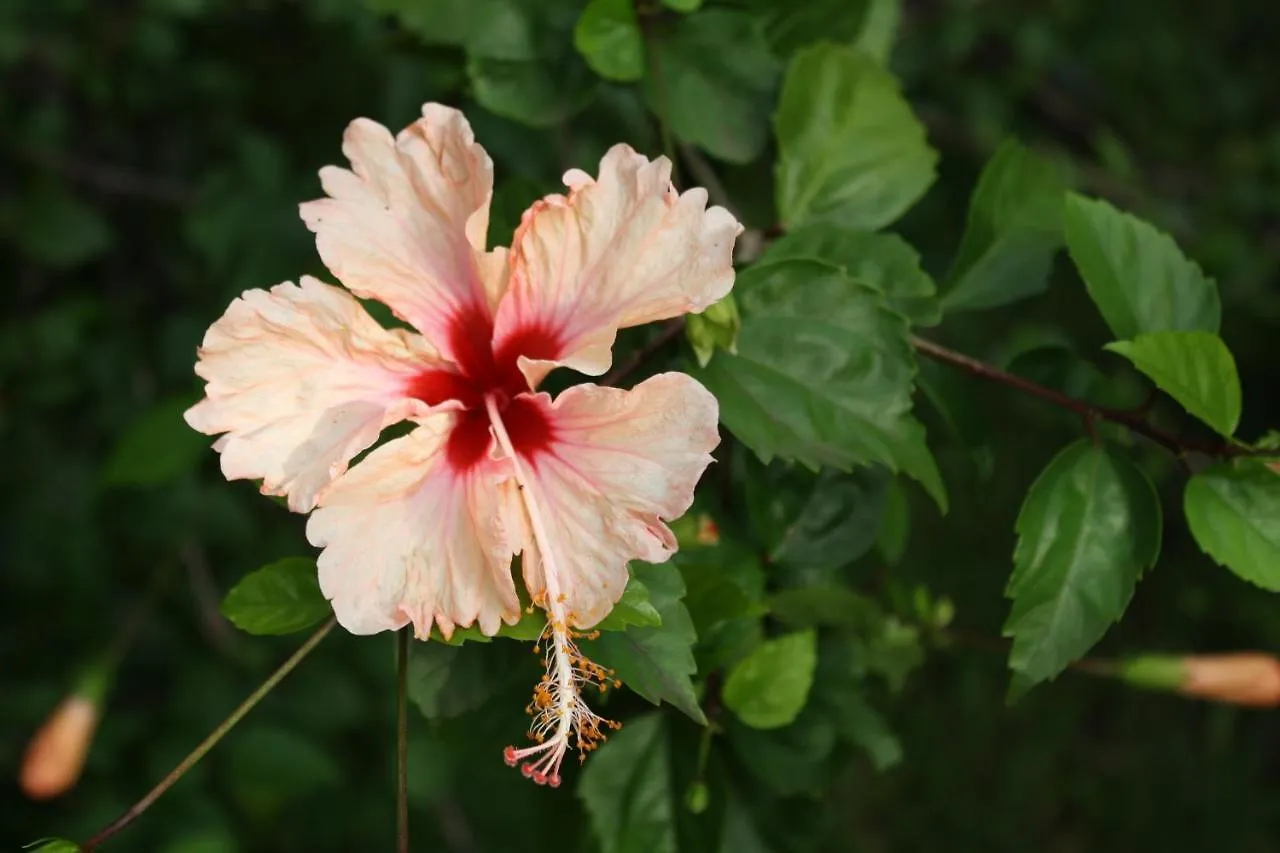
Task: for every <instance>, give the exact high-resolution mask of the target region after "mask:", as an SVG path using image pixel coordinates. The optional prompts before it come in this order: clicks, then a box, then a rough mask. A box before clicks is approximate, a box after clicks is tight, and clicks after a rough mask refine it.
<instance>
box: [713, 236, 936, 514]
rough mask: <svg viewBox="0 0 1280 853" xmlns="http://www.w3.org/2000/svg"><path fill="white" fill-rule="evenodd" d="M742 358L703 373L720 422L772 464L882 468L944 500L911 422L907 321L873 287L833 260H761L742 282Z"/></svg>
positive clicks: (724, 358) (720, 361) (722, 360)
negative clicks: (912, 480)
mask: <svg viewBox="0 0 1280 853" xmlns="http://www.w3.org/2000/svg"><path fill="white" fill-rule="evenodd" d="M735 293H736V294H737V297H738V304H739V307H740V308H741V310H742V315H743V321H742V331H741V332H740V333H739V335H738V354H737V355H729V354H727V353H723V354H721V356H720V357H719V358H716V359H714V360H713V361H712V362H711V363H710V364H709V365H707V367H706V368H705V369H703V370H701V371H698V376H699V378H700V379H701V380H702V381H703V383H704V384H705V385H706V386H707V387H708V388H710V389H711V391H712V393H714V394H715V395H716V397H717V399H718V400H719V401H720V417H721V420H722V421H723V422H724V424H725V426H726V427H728V428H729V429H730V430H731V431H732V432H733V434H734V435H736V436H737V437H738V438H739V439H740V440H741V441H742V442H743V443H744V444H745V445H746V446H748V447H750V448H751V449H752V450H753V451H755V453H756V454H757V455H758V456H760V458H761V459H763V460H765V461H766V462H767V461H769V460H770V459H772V458H774V457H780V458H783V459H788V460H794V461H798V462H800V463H802V464H804V465H806V466H809V467H811V468H814V469H816V468H818V467H820V466H823V465H827V466H831V467H835V468H840V469H844V470H848V469H850V468H852V467H854V466H857V465H869V464H872V463H879V464H881V465H884V466H885V467H887V468H889V469H890V470H892V471H905V472H906V473H907V474H909V475H910V476H912V477H913V478H915V479H916V480H918V481H920V482H921V483H922V484H923V485H924V487H925V489H926V490H927V491H928V492H929V494H930V495H932V496H933V498H934V500H935V501H936V502H937V503H938V505H939V507H940V508H943V509H944V511H945V507H946V493H945V491H944V489H943V485H942V478H941V475H939V473H938V469H937V465H936V464H935V463H934V461H933V457H932V455H930V453H929V450H928V447H927V445H926V444H925V437H924V427H923V426H921V425H920V423H919V422H918V421H916V420H915V418H913V417H912V416H911V405H912V399H911V394H912V381H913V379H914V377H915V372H916V368H915V357H914V352H913V351H912V349H911V344H910V342H909V341H908V338H907V323H906V321H905V320H904V319H903V318H902V317H901V315H899V314H896V313H894V312H893V311H891V310H890V309H888V308H887V307H885V305H884V302H883V299H882V298H881V296H880V294H879V292H878V291H876V290H874V289H872V288H870V287H868V286H866V285H863V284H859V283H858V282H855V281H853V280H851V279H850V278H849V277H848V276H846V275H845V274H844V273H843V272H842V271H841V270H839V269H838V268H836V267H833V266H830V265H828V264H823V263H819V262H817V261H807V260H788V261H779V262H777V263H772V264H759V265H756V266H753V267H751V268H750V269H748V270H746V271H745V272H743V273H741V274H740V275H739V276H738V281H737V287H736V288H735Z"/></svg>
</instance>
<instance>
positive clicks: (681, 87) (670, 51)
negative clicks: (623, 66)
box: [645, 9, 780, 163]
mask: <svg viewBox="0 0 1280 853" xmlns="http://www.w3.org/2000/svg"><path fill="white" fill-rule="evenodd" d="M652 51H653V64H652V72H651V73H650V74H649V75H648V76H647V77H645V97H646V98H647V99H648V101H649V106H650V107H651V108H652V109H653V111H654V112H655V113H657V114H658V115H660V116H662V115H665V116H666V117H667V121H668V122H669V123H670V125H671V130H672V131H674V133H675V134H676V136H678V137H680V138H681V139H683V140H685V141H687V142H692V143H693V144H695V145H697V146H698V147H700V148H703V149H705V150H706V151H707V152H708V153H709V154H711V155H713V156H715V157H719V158H720V159H722V160H727V161H729V162H731V163H749V162H751V161H752V160H754V159H755V158H756V157H757V156H759V155H760V152H761V151H763V150H764V147H765V145H766V144H767V143H768V141H769V111H770V109H772V107H773V97H774V93H775V92H776V91H777V86H778V74H779V71H780V67H779V65H778V62H777V60H776V59H774V57H773V56H772V54H770V53H769V48H768V46H767V45H766V44H765V42H764V37H763V36H762V35H761V34H760V29H759V27H758V26H757V25H756V22H755V20H754V19H753V18H752V17H751V16H749V15H747V14H745V13H743V12H738V11H734V10H730V9H703V10H701V11H699V12H695V13H694V14H692V15H689V16H688V17H685V18H681V19H679V20H677V21H676V22H675V25H674V27H673V28H672V29H671V30H670V31H664V32H661V33H660V34H659V35H657V36H656V37H655V41H654V44H653V46H652Z"/></svg>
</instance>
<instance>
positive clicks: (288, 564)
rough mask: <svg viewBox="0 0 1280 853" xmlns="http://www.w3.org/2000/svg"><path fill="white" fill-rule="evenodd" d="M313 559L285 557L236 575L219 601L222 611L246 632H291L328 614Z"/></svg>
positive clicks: (309, 625) (327, 605) (328, 609)
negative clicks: (222, 598)
mask: <svg viewBox="0 0 1280 853" xmlns="http://www.w3.org/2000/svg"><path fill="white" fill-rule="evenodd" d="M332 612H333V609H332V608H331V607H330V606H329V602H328V601H326V600H325V597H324V594H323V593H322V592H320V583H319V581H318V580H317V579H316V561H315V560H314V559H313V558H311V557H286V558H285V559H283V560H277V561H276V562H274V563H269V564H268V565H265V566H263V567H262V568H260V569H258V570H257V571H253V572H250V573H249V574H247V575H245V576H244V577H243V578H241V579H240V582H239V583H237V584H236V585H235V586H234V587H232V588H231V592H229V593H227V597H226V598H225V599H224V600H223V602H222V615H223V616H225V617H227V618H228V619H230V620H231V622H232V624H234V625H235V626H236V627H237V628H239V629H240V630H241V631H246V632H248V633H250V634H260V635H261V634H292V633H294V632H296V631H301V630H303V629H305V628H309V627H311V626H312V625H314V624H316V623H317V622H319V621H320V620H321V619H324V618H325V617H326V616H329V615H330V614H331V613H332Z"/></svg>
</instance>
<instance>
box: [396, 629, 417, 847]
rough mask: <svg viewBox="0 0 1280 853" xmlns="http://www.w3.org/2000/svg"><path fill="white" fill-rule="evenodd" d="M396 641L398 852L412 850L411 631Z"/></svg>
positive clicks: (402, 633) (402, 634)
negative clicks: (410, 814)
mask: <svg viewBox="0 0 1280 853" xmlns="http://www.w3.org/2000/svg"><path fill="white" fill-rule="evenodd" d="M412 630H413V629H412V628H410V627H404V628H401V629H400V633H399V635H398V636H397V644H396V649H397V651H396V853H409V713H408V701H407V700H408V694H409V632H410V631H412Z"/></svg>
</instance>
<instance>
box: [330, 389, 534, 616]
mask: <svg viewBox="0 0 1280 853" xmlns="http://www.w3.org/2000/svg"><path fill="white" fill-rule="evenodd" d="M456 418H457V415H455V414H454V413H452V412H444V413H438V414H433V415H431V416H429V417H427V418H425V419H423V421H422V425H421V426H419V427H418V428H417V429H415V430H414V431H413V432H412V433H410V434H409V435H407V436H404V437H402V438H397V439H395V440H393V441H390V442H388V443H387V444H385V445H383V446H381V447H379V448H377V449H375V450H374V451H373V452H371V453H370V454H369V455H368V456H367V457H366V458H365V459H363V460H361V462H360V464H359V465H356V466H355V467H353V468H352V469H351V470H350V471H348V472H347V473H346V474H345V475H343V476H342V477H341V478H340V479H338V481H337V482H335V483H334V484H333V485H332V486H331V487H330V488H329V489H328V490H326V491H325V493H324V495H323V497H322V498H321V502H320V506H319V507H318V508H317V509H316V510H315V512H313V513H312V514H311V518H310V519H309V520H308V522H307V538H308V539H309V540H310V541H311V543H312V544H313V545H316V546H318V547H321V548H323V549H324V551H323V552H322V553H321V554H320V559H319V567H320V588H321V590H322V591H323V592H324V594H325V596H326V597H327V598H329V599H330V600H332V602H333V611H334V613H335V614H336V615H337V617H338V622H339V624H341V625H342V626H343V627H344V628H346V629H347V630H348V631H350V632H352V633H353V634H373V633H377V632H379V631H388V630H393V629H396V628H399V627H401V626H403V625H405V624H407V623H412V624H413V626H414V631H415V633H416V634H417V636H418V637H419V638H426V636H427V635H428V634H429V633H430V632H431V626H432V624H433V623H434V624H436V625H438V626H439V627H440V632H441V633H442V634H444V636H445V637H449V636H450V635H452V633H453V630H454V628H455V627H456V626H462V627H466V626H469V625H472V624H476V623H478V624H479V626H480V630H481V631H483V632H484V633H485V634H487V635H493V634H495V633H497V631H498V629H499V628H500V627H501V623H502V622H504V621H505V622H507V623H510V624H514V623H515V622H517V621H519V619H520V601H519V599H518V598H517V597H516V591H515V584H514V582H513V581H512V578H511V558H512V555H513V554H514V552H515V551H516V550H518V544H517V543H518V542H519V541H520V539H521V537H522V535H523V526H522V517H521V515H520V504H519V497H518V491H517V488H516V484H515V481H514V480H513V479H511V467H510V463H509V462H508V461H507V460H495V459H492V458H490V457H488V456H486V457H485V458H484V459H483V460H482V461H481V462H480V463H479V464H476V465H473V466H471V467H469V468H468V469H467V470H466V471H465V472H458V471H456V470H454V469H453V468H452V467H451V466H450V464H449V461H448V453H447V440H448V437H449V433H450V430H451V429H452V428H453V426H454V422H455V419H456Z"/></svg>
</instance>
